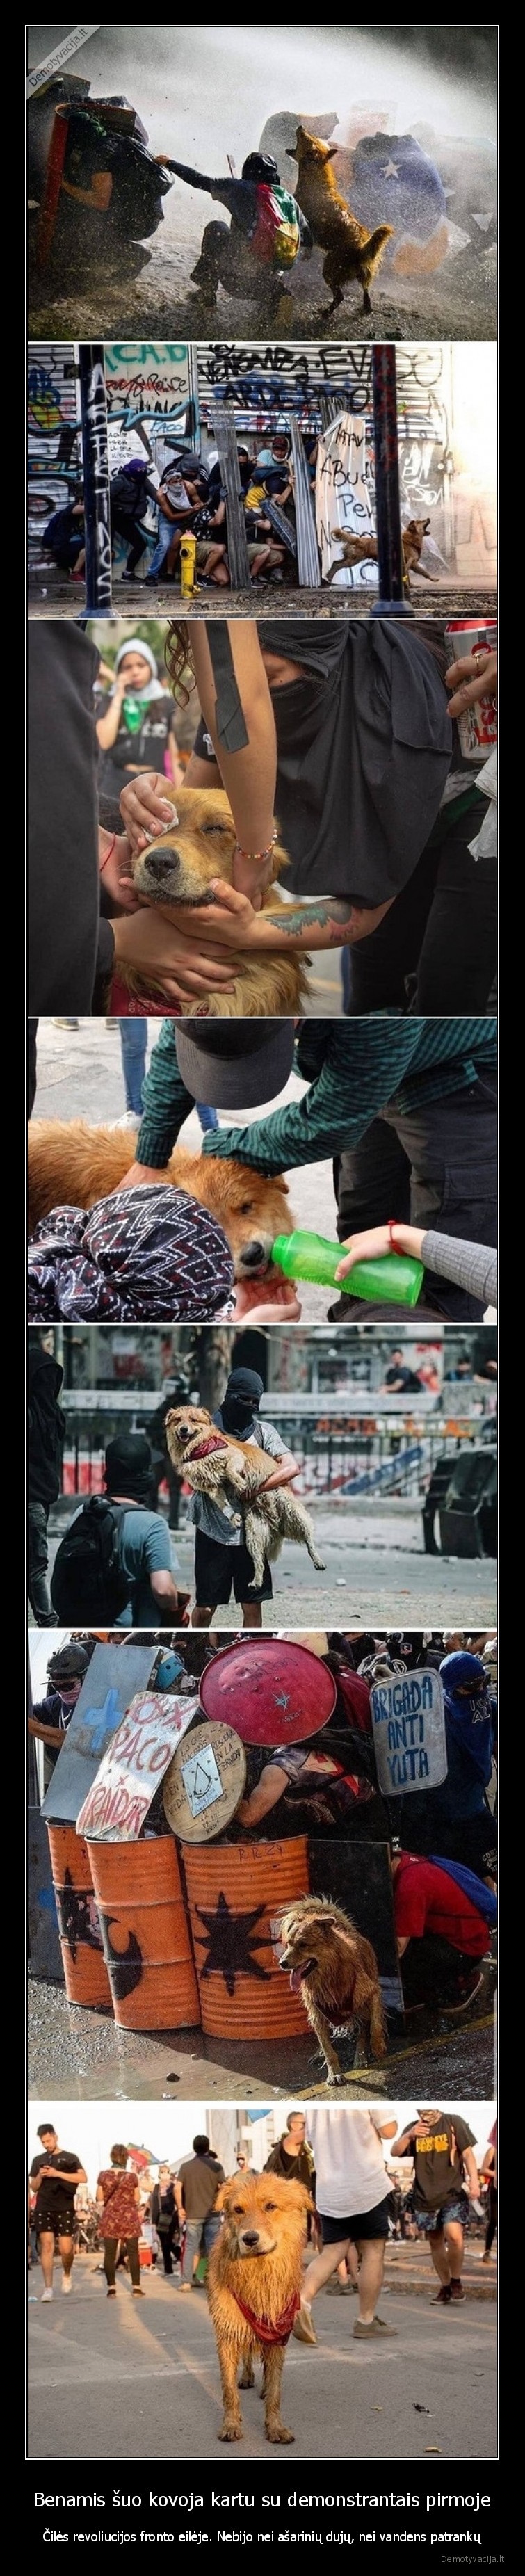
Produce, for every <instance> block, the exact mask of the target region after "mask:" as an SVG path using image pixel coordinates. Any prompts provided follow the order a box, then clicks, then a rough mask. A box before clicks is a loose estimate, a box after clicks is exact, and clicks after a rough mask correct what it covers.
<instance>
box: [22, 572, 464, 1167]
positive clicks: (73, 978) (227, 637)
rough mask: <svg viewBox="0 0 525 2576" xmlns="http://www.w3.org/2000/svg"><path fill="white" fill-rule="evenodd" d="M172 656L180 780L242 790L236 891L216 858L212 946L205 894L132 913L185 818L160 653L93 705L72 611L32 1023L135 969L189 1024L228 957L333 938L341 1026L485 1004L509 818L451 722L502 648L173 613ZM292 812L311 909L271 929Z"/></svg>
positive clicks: (40, 733)
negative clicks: (143, 879)
mask: <svg viewBox="0 0 525 2576" xmlns="http://www.w3.org/2000/svg"><path fill="white" fill-rule="evenodd" d="M165 652H166V662H167V669H168V674H169V678H170V685H171V688H172V691H173V695H174V698H175V700H178V701H179V703H180V698H181V692H182V696H183V699H184V701H186V700H187V697H188V691H189V692H190V696H191V694H192V691H193V687H194V686H195V688H196V693H197V700H198V708H199V709H200V721H198V713H197V703H196V732H195V741H194V747H193V750H192V754H191V759H190V761H189V764H188V766H187V767H186V769H185V771H184V784H185V786H191V787H192V788H196V789H205V790H206V791H207V792H209V791H210V789H213V788H214V787H218V788H223V789H224V790H225V792H226V796H227V798H228V802H229V806H230V811H231V815H232V819H233V826H234V831H235V834H236V848H235V852H234V857H233V866H232V881H231V883H228V884H226V882H225V881H223V879H222V877H221V875H220V860H219V859H218V861H217V865H218V869H219V873H218V875H217V879H216V882H215V885H214V889H213V899H212V900H211V902H210V903H209V904H205V903H203V902H202V901H200V903H199V912H198V928H199V938H198V941H197V939H196V936H195V912H194V908H192V904H191V902H189V903H187V904H186V905H184V904H178V905H177V909H176V917H174V915H173V907H172V910H171V913H170V909H169V906H168V907H167V908H166V909H165V910H164V909H163V908H162V905H159V904H150V905H148V906H145V904H144V903H139V902H138V898H137V892H136V888H135V886H134V883H133V863H134V860H136V858H137V857H138V856H139V855H140V853H141V851H143V850H144V848H145V847H146V845H147V844H148V843H151V841H152V840H153V841H154V840H155V839H156V838H157V837H159V836H162V835H163V834H165V833H166V830H167V827H168V826H169V824H170V823H171V824H173V806H172V804H170V803H169V802H168V801H167V799H166V794H165V792H164V794H163V787H164V790H165V782H166V777H169V778H171V780H172V783H173V784H175V785H176V784H177V777H178V778H179V782H180V770H179V771H178V772H177V773H176V774H174V768H173V757H174V755H173V738H174V737H173V723H172V722H171V721H170V708H169V706H168V703H167V696H166V691H165V689H164V688H163V686H162V682H161V680H160V679H159V674H158V667H157V662H156V658H155V656H152V654H151V651H150V648H149V647H148V648H147V649H145V648H144V641H143V639H142V638H140V637H138V638H137V637H136V636H134V637H130V639H129V642H127V643H126V644H125V645H124V647H123V648H121V647H120V646H119V649H118V668H117V667H116V666H115V670H113V665H112V664H111V666H108V670H109V669H110V670H111V678H110V685H109V688H108V673H107V672H106V677H105V678H104V676H103V679H102V689H101V692H100V691H99V694H98V696H97V697H96V698H95V697H94V692H95V691H97V689H99V682H100V668H99V654H98V650H97V647H96V643H95V641H93V640H91V638H90V637H89V636H88V635H86V634H84V633H81V632H80V631H79V630H78V629H77V628H75V626H74V625H71V624H69V623H67V622H66V624H65V625H64V624H62V625H61V624H60V622H56V621H55V622H54V621H52V620H50V621H47V620H45V621H43V622H42V623H39V622H38V621H34V623H33V625H32V626H31V627H30V631H29V801H30V841H29V1009H30V1011H31V1012H35V1013H38V1012H39V1011H40V1012H42V1013H44V1014H45V1013H48V1014H49V1015H51V1016H52V1015H53V1014H54V1013H55V1012H60V1011H65V1012H68V1011H76V1010H78V1011H80V1012H83V1013H85V1014H86V1015H88V1014H89V1013H90V1012H91V1011H93V1010H94V1011H95V1013H96V1014H98V1015H100V1014H101V1012H102V1013H104V1011H105V1010H106V1008H107V993H108V990H110V989H111V985H112V981H113V979H117V980H119V981H120V983H121V984H122V983H124V984H125V983H126V978H128V980H129V977H130V976H131V977H132V978H133V977H135V978H136V977H137V976H140V978H141V979H142V988H143V991H144V992H145V993H146V994H147V993H148V991H149V990H150V989H151V986H153V987H154V988H155V991H156V993H157V995H158V994H160V997H161V999H162V997H163V996H164V995H165V997H166V1001H167V1002H168V1004H169V1006H170V1008H171V1009H172V1010H173V1009H175V1011H176V1012H178V1013H180V1011H181V1010H182V1011H184V1008H185V1007H186V1009H187V1008H188V1007H189V1006H190V1007H191V1006H193V1005H194V1003H195V1000H196V999H198V1000H205V999H208V1000H209V998H210V996H211V997H213V996H214V995H217V994H219V995H220V992H221V989H222V988H223V987H226V990H228V989H229V988H230V986H231V982H232V952H235V954H236V955H237V957H238V956H239V954H241V955H242V957H243V958H246V959H247V960H248V961H249V962H250V963H251V964H253V963H254V962H256V963H257V964H258V965H261V967H262V965H263V964H264V963H266V965H267V966H268V963H269V962H270V963H271V961H272V959H277V958H278V957H279V956H281V957H282V956H287V957H288V959H289V960H290V958H293V957H296V958H297V959H300V958H301V956H302V957H303V958H304V957H305V956H309V955H310V954H315V952H317V950H319V951H323V950H327V949H328V950H330V949H332V950H333V949H334V947H339V948H341V950H342V952H343V957H344V960H345V976H344V994H343V1008H344V1012H345V1014H346V1015H348V1016H351V1017H354V1016H359V1015H361V1014H363V1013H377V1012H386V1011H393V1012H394V1013H399V1014H400V1015H402V1016H405V1015H406V1013H407V1011H409V1010H410V1011H412V1012H413V1013H414V1014H416V1015H418V1016H425V1015H426V1014H428V1015H431V1016H436V1017H438V1016H439V1015H444V1016H447V1017H448V1016H450V1017H457V1015H458V1013H461V1012H465V1011H470V1012H472V1013H473V1014H474V1015H476V1016H479V1014H485V1013H486V1012H487V1010H488V1009H489V1008H490V997H491V995H492V993H493V989H494V980H495V963H496V872H495V856H494V851H493V847H492V844H490V845H489V847H488V848H487V846H486V840H485V838H483V839H482V836H483V835H484V832H485V824H486V822H487V817H489V816H490V815H491V813H492V811H493V806H492V804H491V798H490V796H489V795H487V796H485V794H484V788H483V778H482V773H481V770H479V771H477V772H476V774H474V771H473V768H472V764H470V765H469V763H468V761H465V759H464V757H463V753H462V749H461V743H460V736H459V732H458V729H457V726H456V723H455V722H454V721H453V722H452V723H451V721H450V718H451V716H452V718H453V719H455V718H456V716H459V715H460V714H461V712H462V709H463V706H464V703H465V701H466V699H467V698H468V697H469V695H470V696H471V694H472V688H474V689H475V690H476V691H477V694H478V696H479V697H482V696H483V691H484V687H485V684H486V687H487V688H489V687H490V690H491V693H492V695H494V693H495V688H496V679H495V676H494V674H493V673H492V665H493V659H494V657H493V656H492V655H490V654H488V653H486V654H484V653H481V654H480V655H478V656H477V657H474V659H473V658H472V657H471V656H468V655H467V656H466V657H465V658H464V660H463V661H462V662H455V663H454V666H453V669H448V667H447V653H448V648H447V643H446V637H445V633H444V629H443V628H440V627H439V626H436V624H435V621H434V622H433V623H432V624H430V623H428V624H427V625H426V626H425V627H423V626H422V625H421V624H418V625H417V626H416V625H414V626H413V627H412V626H410V625H409V624H408V625H407V626H405V625H404V623H403V621H396V620H393V621H391V622H390V623H388V621H385V622H384V623H383V622H382V621H381V620H380V619H378V620H377V621H373V620H372V621H371V622H368V623H361V624H359V623H355V622H353V621H352V620H351V619H350V618H348V619H346V621H338V620H336V621H335V622H334V623H331V622H330V623H328V624H326V623H325V624H323V622H322V621H321V624H319V623H316V622H315V621H313V620H311V619H310V620H308V619H305V620H304V621H303V622H302V623H301V624H300V626H298V625H297V621H296V620H295V619H288V620H279V621H277V623H275V622H270V623H269V624H265V623H264V622H263V621H260V622H257V623H256V622H254V621H250V620H249V619H245V620H240V621H239V620H237V621H235V620H234V621H228V620H224V622H222V621H221V622H220V623H219V621H217V623H216V624H214V623H213V622H212V623H211V625H208V626H205V625H202V624H199V622H195V621H194V622H193V624H192V626H191V629H190V628H188V627H184V626H179V625H177V624H176V623H174V624H173V625H172V626H171V627H170V629H169V632H168V637H167V640H166V646H165ZM130 657H131V658H130ZM491 674H492V675H491ZM124 682H126V687H125V688H124ZM371 703H372V704H373V706H374V721H373V724H371V722H370V705H371ZM97 728H98V732H97ZM101 753H102V755H103V758H104V761H106V759H108V758H109V760H110V770H108V771H107V772H106V776H107V778H108V780H109V781H110V784H111V783H112V793H111V794H110V795H109V796H108V795H107V794H103V792H102V789H101V781H100V773H99V761H100V756H101ZM480 780H481V784H480ZM115 791H117V792H115ZM276 823H277V826H278V834H279V838H280V839H281V841H282V844H283V847H284V849H285V850H286V854H287V870H286V889H287V892H288V893H289V894H290V895H291V896H293V898H294V901H293V903H288V904H287V906H286V910H285V912H284V913H283V912H282V911H281V912H278V914H277V917H274V916H273V914H272V915H270V912H269V910H268V909H266V910H264V909H263V908H262V907H263V898H264V895H265V892H266V890H267V888H268V883H269V880H270V877H271V873H272V865H273V851H274V847H275V836H276ZM72 836H73V837H72ZM481 839H482V846H481V847H480V846H478V844H479V843H480V840H481ZM72 852H73V855H72ZM97 889H98V890H97ZM296 898H298V900H297V901H296V900H295V899H296ZM459 898H460V900H459ZM452 919H453V924H454V937H453V938H451V935H450V932H451V922H452ZM145 1007H147V1005H146V1004H145ZM398 1213H399V1214H400V1213H401V1211H400V1210H399V1211H398Z"/></svg>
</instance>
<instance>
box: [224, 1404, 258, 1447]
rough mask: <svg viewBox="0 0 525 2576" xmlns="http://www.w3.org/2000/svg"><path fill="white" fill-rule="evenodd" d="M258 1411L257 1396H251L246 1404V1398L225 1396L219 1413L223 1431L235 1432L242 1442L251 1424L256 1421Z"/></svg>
mask: <svg viewBox="0 0 525 2576" xmlns="http://www.w3.org/2000/svg"><path fill="white" fill-rule="evenodd" d="M258 1411H259V1399H258V1397H257V1396H256V1397H255V1398H254V1397H253V1396H252V1397H250V1398H249V1400H248V1402H247V1401H246V1396H242V1395H225V1397H224V1403H223V1404H221V1413H222V1419H223V1424H224V1429H225V1431H232V1432H234V1431H237V1432H238V1433H239V1438H240V1439H241V1440H242V1439H243V1437H244V1438H245V1437H246V1434H247V1432H248V1431H251V1427H252V1422H254V1421H255V1420H256V1417H257V1414H258Z"/></svg>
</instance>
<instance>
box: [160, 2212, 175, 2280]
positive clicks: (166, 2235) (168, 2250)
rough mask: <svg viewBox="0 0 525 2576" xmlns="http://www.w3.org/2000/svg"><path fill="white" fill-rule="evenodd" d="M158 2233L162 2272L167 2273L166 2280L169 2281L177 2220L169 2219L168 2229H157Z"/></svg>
mask: <svg viewBox="0 0 525 2576" xmlns="http://www.w3.org/2000/svg"><path fill="white" fill-rule="evenodd" d="M158 2232H159V2236H160V2242H161V2248H162V2260H163V2264H164V2270H165V2272H167V2274H168V2279H169V2278H170V2277H171V2274H172V2272H173V2264H172V2260H171V2257H172V2253H173V2244H174V2238H175V2236H176V2234H177V2220H176V2218H172V2219H170V2224H169V2227H159V2231H158Z"/></svg>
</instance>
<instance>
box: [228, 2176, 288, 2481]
mask: <svg viewBox="0 0 525 2576" xmlns="http://www.w3.org/2000/svg"><path fill="white" fill-rule="evenodd" d="M215 2207H216V2209H218V2210H222V2211H223V2213H224V2215H223V2225H222V2227H221V2232H220V2236H218V2237H217V2241H216V2244H215V2245H214V2247H213V2251H212V2253H211V2254H210V2260H209V2264H208V2278H207V2291H208V2301H209V2307H210V2315H211V2318H212V2322H213V2325H214V2327H215V2333H216V2337H217V2351H218V2356H219V2369H220V2374H221V2388H222V2397H223V2405H224V2415H223V2421H222V2424H221V2427H220V2432H219V2441H220V2442H240V2441H242V2433H243V2424H242V2415H241V2408H240V2403H239V2387H240V2388H253V2364H254V2360H255V2361H256V2360H259V2359H262V2361H263V2364H264V2378H263V2391H262V2394H263V2396H264V2430H265V2433H266V2439H267V2441H268V2442H293V2441H294V2438H295V2436H294V2434H293V2433H289V2432H288V2430H287V2426H286V2424H283V2421H282V2416H281V2380H282V2375H283V2363H284V2356H285V2352H286V2345H287V2343H288V2340H289V2336H290V2334H291V2331H292V2326H293V2323H294V2318H295V2317H296V2315H297V2310H298V2308H299V2305H300V2295H301V2275H302V2261H303V2253H304V2246H305V2239H306V2223H307V2217H308V2212H309V2210H311V2208H312V2202H311V2200H310V2197H309V2193H308V2192H307V2191H305V2188H304V2184H303V2183H301V2182H286V2181H285V2180H284V2178H283V2176H281V2175H280V2174H272V2173H270V2174H266V2173H262V2174H234V2175H233V2177H232V2179H231V2181H229V2182H225V2183H222V2184H221V2188H220V2191H219V2192H218V2194H217V2200H216V2203H215ZM239 2363H242V2370H241V2376H240V2380H239V2379H238V2371H239Z"/></svg>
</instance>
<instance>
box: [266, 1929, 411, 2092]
mask: <svg viewBox="0 0 525 2576" xmlns="http://www.w3.org/2000/svg"><path fill="white" fill-rule="evenodd" d="M279 1941H280V1942H282V1943H283V1949H282V1953H281V1956H280V1959H279V1966H280V1968H283V1969H284V1970H285V1971H286V1973H287V1975H289V1978H290V1985H291V1989H292V1994H301V1995H302V1999H303V2003H304V2007H305V2011H306V2012H307V2014H308V2020H309V2022H310V2023H311V2027H312V2030H314V2031H315V2036H316V2039H318V2041H319V2046H320V2049H321V2051H322V2055H323V2057H324V2060H325V2065H326V2072H327V2080H328V2083H329V2084H341V2083H342V2081H343V2075H342V2069H341V2067H340V2063H339V2058H338V2057H337V2055H336V2051H335V2048H334V2047H333V2045H332V2040H331V2038H330V2028H332V2030H333V2029H334V2028H335V2029H339V2028H340V2027H341V2025H345V2024H346V2025H348V2029H349V2030H354V2031H356V2032H357V2043H356V2050H355V2060H354V2062H355V2065H356V2066H357V2065H360V2064H363V2065H365V2066H366V2065H367V2064H368V2057H369V2055H372V2057H385V2056H386V2033H385V2021H384V2013H383V2005H382V2000H381V1987H380V1984H379V1974H378V1966H377V1959H376V1955H375V1950H373V1949H372V1946H371V1943H370V1941H365V1940H363V1936H362V1934H361V1933H360V1932H357V1931H356V1928H355V1924H354V1923H351V1922H350V1918H349V1915H348V1914H344V1913H343V1908H342V1906H340V1905H332V1904H331V1901H330V1899H329V1898H325V1897H317V1898H316V1897H314V1896H303V1897H300V1898H299V1899H298V1902H297V1904H296V1905H291V1906H290V1907H289V1909H288V1912H287V1913H286V1914H284V1915H283V1916H282V1920H281V1924H280V1930H279ZM363 2051H364V2053H363Z"/></svg>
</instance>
